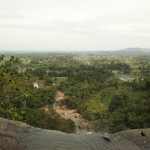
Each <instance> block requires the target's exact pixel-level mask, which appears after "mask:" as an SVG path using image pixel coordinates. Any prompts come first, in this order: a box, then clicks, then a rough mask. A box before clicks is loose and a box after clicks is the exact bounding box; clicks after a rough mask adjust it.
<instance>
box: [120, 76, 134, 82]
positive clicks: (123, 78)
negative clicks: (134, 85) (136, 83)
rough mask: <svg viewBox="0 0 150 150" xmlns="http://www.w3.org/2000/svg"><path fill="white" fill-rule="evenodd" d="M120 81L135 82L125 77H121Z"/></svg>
mask: <svg viewBox="0 0 150 150" xmlns="http://www.w3.org/2000/svg"><path fill="white" fill-rule="evenodd" d="M119 79H120V80H122V81H125V82H133V80H134V79H133V78H131V77H128V76H123V77H119Z"/></svg>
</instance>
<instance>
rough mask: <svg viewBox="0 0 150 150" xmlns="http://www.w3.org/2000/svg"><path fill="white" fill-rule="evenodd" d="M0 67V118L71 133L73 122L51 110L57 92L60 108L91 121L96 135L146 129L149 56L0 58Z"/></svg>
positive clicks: (149, 124)
mask: <svg viewBox="0 0 150 150" xmlns="http://www.w3.org/2000/svg"><path fill="white" fill-rule="evenodd" d="M0 67H1V70H0V89H1V90H0V117H4V118H8V119H12V120H19V121H23V122H26V123H28V124H30V125H32V126H36V127H40V128H46V129H52V130H60V131H64V132H69V133H72V132H75V123H74V121H73V120H71V119H65V118H63V117H62V116H61V115H60V114H58V113H57V112H56V111H55V110H54V108H53V104H54V101H55V95H56V92H57V91H62V92H63V93H64V94H65V99H64V100H63V101H62V105H65V106H66V107H68V108H70V109H75V110H76V111H77V112H78V113H79V114H81V115H82V116H83V117H84V118H86V119H87V120H89V121H90V122H92V124H93V130H94V131H95V132H99V131H106V132H110V133H114V132H117V131H122V130H126V129H134V128H147V127H150V115H149V113H150V56H149V55H139V56H129V55H125V56H124V55H122V56H119V55H103V54H99V53H97V54H95V53H93V54H92V53H90V54H84V53H82V54H73V53H68V54H65V53H58V54H55V53H50V54H30V55H27V54H22V55H21V54H20V55H16V56H9V55H6V56H3V55H2V56H1V57H0ZM35 82H36V83H39V88H36V87H34V86H33V84H34V83H35ZM45 105H48V106H49V109H48V112H45V111H44V109H43V107H44V106H45Z"/></svg>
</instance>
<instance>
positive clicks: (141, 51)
mask: <svg viewBox="0 0 150 150" xmlns="http://www.w3.org/2000/svg"><path fill="white" fill-rule="evenodd" d="M100 53H101V54H104V55H150V48H125V49H121V50H115V51H102V52H100Z"/></svg>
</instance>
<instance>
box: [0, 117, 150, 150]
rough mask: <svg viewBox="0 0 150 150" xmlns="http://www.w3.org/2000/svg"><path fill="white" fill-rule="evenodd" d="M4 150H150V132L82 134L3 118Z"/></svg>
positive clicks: (0, 131)
mask: <svg viewBox="0 0 150 150" xmlns="http://www.w3.org/2000/svg"><path fill="white" fill-rule="evenodd" d="M0 150H150V129H139V130H128V131H123V132H119V133H116V134H113V135H102V134H100V133H94V134H91V135H86V134H84V135H83V134H82V135H79V134H66V133H63V132H58V131H51V130H43V129H39V128H34V127H31V126H29V125H27V124H25V123H21V122H15V121H10V120H7V119H3V118H0Z"/></svg>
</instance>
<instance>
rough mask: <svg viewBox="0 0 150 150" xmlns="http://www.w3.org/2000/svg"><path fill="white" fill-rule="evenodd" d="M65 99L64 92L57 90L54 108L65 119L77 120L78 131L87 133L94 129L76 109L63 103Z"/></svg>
mask: <svg viewBox="0 0 150 150" xmlns="http://www.w3.org/2000/svg"><path fill="white" fill-rule="evenodd" d="M64 99H65V95H64V93H63V92H60V91H57V93H56V96H55V102H54V105H53V108H54V109H55V110H56V112H57V113H58V114H60V115H61V116H62V117H63V118H65V119H71V120H73V121H74V122H75V125H76V131H77V133H87V132H89V131H90V132H91V131H92V124H91V122H90V121H88V120H87V119H85V118H83V116H82V115H81V114H79V113H78V112H77V111H76V110H75V109H70V108H67V107H66V106H65V105H62V101H63V100H64Z"/></svg>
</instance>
